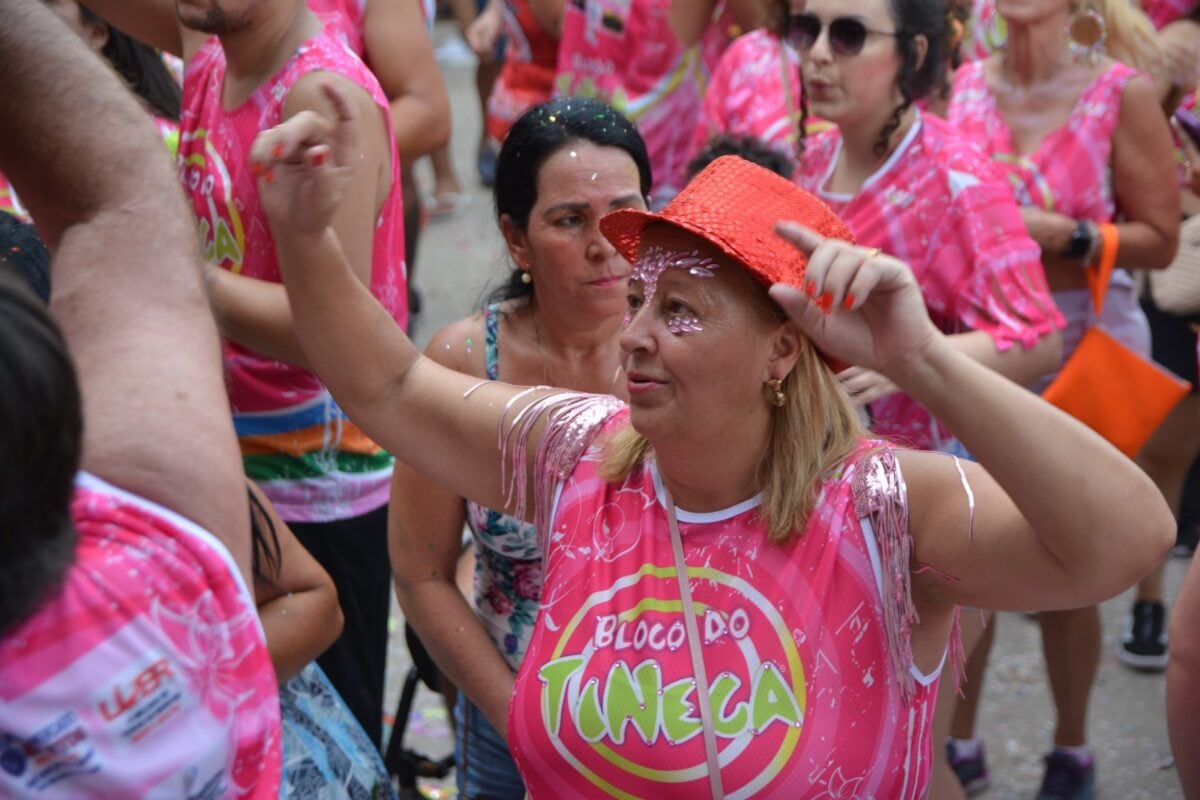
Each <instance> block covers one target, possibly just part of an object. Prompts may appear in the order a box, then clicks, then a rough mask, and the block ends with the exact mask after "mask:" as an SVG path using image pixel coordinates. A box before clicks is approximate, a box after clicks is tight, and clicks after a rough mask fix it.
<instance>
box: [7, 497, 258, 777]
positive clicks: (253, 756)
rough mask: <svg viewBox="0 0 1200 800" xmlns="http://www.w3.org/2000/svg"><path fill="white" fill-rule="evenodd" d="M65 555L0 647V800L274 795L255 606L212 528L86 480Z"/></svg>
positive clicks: (76, 503)
mask: <svg viewBox="0 0 1200 800" xmlns="http://www.w3.org/2000/svg"><path fill="white" fill-rule="evenodd" d="M71 512H72V517H73V519H74V522H75V529H76V532H77V534H78V542H77V544H76V547H75V561H74V563H73V564H72V565H71V567H70V569H69V570H68V572H67V574H66V576H65V578H64V579H63V582H62V584H61V586H60V587H59V588H58V589H57V590H55V591H54V592H53V594H52V595H51V596H50V597H48V598H47V600H46V601H45V602H43V603H42V605H41V606H39V608H38V610H37V611H36V612H35V613H34V614H33V616H32V617H30V618H29V619H27V620H25V621H24V622H23V623H21V624H20V625H18V626H17V627H16V628H15V629H13V630H12V631H11V632H9V633H8V634H7V635H6V636H5V637H4V639H3V640H0V795H3V796H4V797H14V796H16V797H45V798H63V800H75V799H76V798H81V797H139V798H180V797H206V798H208V797H211V798H218V797H221V798H255V799H257V800H268V799H269V800H275V798H278V796H279V774H280V740H279V698H278V692H277V689H276V685H275V670H274V668H273V667H272V666H271V659H270V656H269V654H268V653H267V646H266V641H265V639H264V638H263V631H262V627H261V626H260V624H259V621H258V612H257V610H256V608H255V605H254V598H253V597H252V596H251V595H250V592H249V591H248V590H247V588H246V585H245V583H244V582H243V581H242V576H241V574H240V573H239V571H238V568H237V565H236V564H234V562H233V559H232V557H231V556H230V554H229V551H228V550H227V549H226V548H225V546H224V545H223V544H222V543H221V542H220V541H219V540H218V539H217V538H216V537H214V536H213V535H212V534H210V533H208V532H207V531H205V530H203V529H201V528H199V527H197V526H196V525H195V524H193V523H191V522H189V521H188V520H185V519H183V518H182V517H180V516H179V515H178V514H175V513H173V512H171V511H169V510H167V509H165V508H162V507H161V506H158V505H156V504H154V503H151V502H149V501H148V500H144V499H142V498H140V497H136V496H134V495H132V494H129V493H128V492H124V491H122V490H120V489H117V488H115V487H113V486H110V485H108V484H106V483H104V482H103V481H100V480H98V479H96V478H94V477H91V476H88V475H81V476H80V477H79V479H78V481H77V485H76V491H75V498H74V500H73V502H72V505H71Z"/></svg>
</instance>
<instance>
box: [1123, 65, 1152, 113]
mask: <svg viewBox="0 0 1200 800" xmlns="http://www.w3.org/2000/svg"><path fill="white" fill-rule="evenodd" d="M1158 109H1159V102H1158V91H1157V90H1156V89H1155V88H1154V83H1153V82H1152V81H1151V80H1150V78H1148V77H1147V76H1146V75H1144V74H1143V73H1141V72H1139V73H1137V74H1136V75H1134V76H1133V77H1132V78H1130V79H1129V82H1128V83H1126V84H1125V88H1124V89H1122V90H1121V119H1122V120H1124V119H1126V118H1128V117H1133V118H1137V117H1140V116H1142V115H1144V114H1146V113H1148V112H1150V111H1151V110H1158ZM1160 116H1161V114H1160Z"/></svg>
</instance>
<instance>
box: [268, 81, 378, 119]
mask: <svg viewBox="0 0 1200 800" xmlns="http://www.w3.org/2000/svg"><path fill="white" fill-rule="evenodd" d="M326 84H328V85H331V86H334V87H336V88H337V89H338V90H340V91H341V93H342V94H343V95H345V97H346V98H348V99H349V101H350V102H351V103H352V104H353V107H354V109H355V110H356V111H358V112H359V114H366V113H367V112H369V111H371V110H372V109H375V108H376V107H377V104H376V102H375V98H373V97H372V96H371V93H370V92H369V91H367V90H366V89H365V88H363V87H362V86H360V85H359V84H357V83H355V82H354V81H353V80H351V79H350V78H347V77H346V76H345V75H342V74H340V73H337V72H330V71H327V70H314V71H312V72H308V73H305V74H304V75H301V76H300V77H299V78H298V79H297V80H296V82H295V83H294V84H292V88H291V89H290V90H288V95H287V98H286V99H285V100H284V101H283V116H284V119H287V118H288V117H290V116H292V115H294V114H298V113H300V112H301V111H320V112H322V113H323V114H327V115H330V116H332V115H333V113H334V107H333V103H331V102H330V100H329V98H328V97H326V96H325V91H324V89H323V88H322V87H323V86H325V85H326Z"/></svg>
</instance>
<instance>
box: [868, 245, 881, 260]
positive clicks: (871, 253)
mask: <svg viewBox="0 0 1200 800" xmlns="http://www.w3.org/2000/svg"><path fill="white" fill-rule="evenodd" d="M879 253H880V250H879V248H878V247H872V248H871V249H870V250H868V251H867V258H875V257H876V256H877V255H879Z"/></svg>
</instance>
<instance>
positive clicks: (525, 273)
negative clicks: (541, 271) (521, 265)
mask: <svg viewBox="0 0 1200 800" xmlns="http://www.w3.org/2000/svg"><path fill="white" fill-rule="evenodd" d="M521 283H524V284H526V285H529V284H531V283H533V273H532V272H530V271H529V270H527V269H523V270H521Z"/></svg>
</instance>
